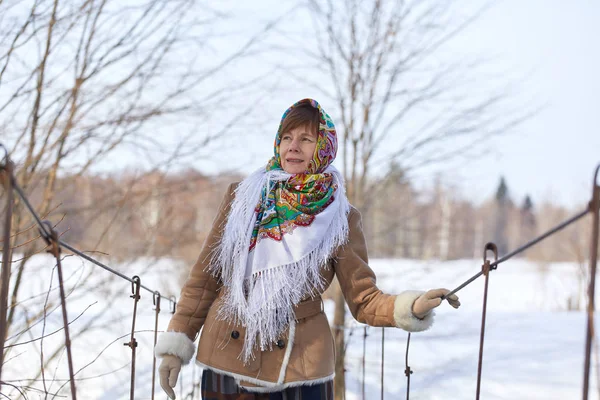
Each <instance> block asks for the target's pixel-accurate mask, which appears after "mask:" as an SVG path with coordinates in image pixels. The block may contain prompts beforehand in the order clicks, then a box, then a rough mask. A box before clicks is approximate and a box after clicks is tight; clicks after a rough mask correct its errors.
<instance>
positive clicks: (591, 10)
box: [195, 0, 600, 206]
mask: <svg viewBox="0 0 600 400" xmlns="http://www.w3.org/2000/svg"><path fill="white" fill-rule="evenodd" d="M484 3H487V2H485V1H483V0H471V1H464V2H460V4H461V6H462V9H461V11H464V12H465V13H467V14H468V13H470V12H472V11H473V10H477V9H478V8H479V7H481V6H482V4H484ZM223 4H225V6H224V7H225V8H228V9H229V11H230V12H231V13H232V15H233V16H232V19H231V20H229V21H228V23H232V22H233V28H232V30H233V34H231V35H230V36H228V37H225V38H222V39H219V40H220V44H219V46H218V48H216V49H215V51H219V50H223V49H225V50H226V49H235V48H236V46H239V44H240V43H242V40H243V39H244V38H246V39H247V37H248V33H247V32H253V31H254V32H256V31H257V30H259V29H260V27H261V26H262V25H263V24H264V23H265V22H266V21H269V20H272V19H274V18H276V17H277V16H281V15H282V14H286V12H287V11H288V10H289V9H290V8H291V7H292V5H291V3H290V4H281V3H280V2H276V1H274V0H261V1H256V2H251V3H247V4H244V5H242V4H240V3H239V2H230V3H223ZM492 4H493V6H492V7H491V8H490V9H489V10H488V11H487V12H486V13H485V14H484V15H483V16H482V17H481V18H480V19H478V20H477V21H476V22H475V23H473V24H472V25H471V26H470V27H469V28H468V29H467V30H466V31H465V32H464V33H463V34H462V35H461V36H460V37H458V38H457V39H455V40H454V41H453V42H452V44H451V47H450V48H449V51H448V50H447V51H448V52H447V54H446V56H448V57H452V56H453V51H456V54H458V56H460V54H469V55H473V56H481V57H485V58H487V59H490V58H491V59H492V60H493V62H492V63H491V65H490V68H491V69H492V70H493V71H495V72H497V71H502V73H503V74H506V78H507V82H520V83H519V84H518V85H516V86H514V85H513V86H514V87H516V88H517V89H516V91H515V92H516V93H515V104H523V105H525V106H527V105H532V106H533V107H537V106H540V105H543V106H544V108H543V110H542V111H541V112H540V113H539V114H538V115H537V116H535V117H534V118H532V119H530V120H528V121H526V122H525V123H523V124H522V125H521V126H520V127H519V128H518V129H516V130H515V131H514V132H512V133H511V134H510V135H507V136H504V137H503V138H502V140H496V141H494V142H492V143H491V144H490V146H491V147H493V150H492V151H490V152H489V153H486V154H485V156H484V157H482V158H480V159H478V160H476V161H469V162H464V163H463V164H462V165H460V166H458V167H457V166H452V167H448V168H445V169H444V170H443V171H441V172H440V171H439V170H435V171H433V170H432V171H422V172H421V173H420V175H418V176H417V177H416V179H418V182H417V184H418V185H421V186H427V185H430V184H431V182H432V181H433V177H434V176H436V174H438V173H441V174H442V175H441V176H442V178H443V179H444V181H445V182H446V183H447V184H449V185H452V186H455V187H456V188H457V189H458V190H459V191H460V192H461V193H462V194H463V196H464V197H467V198H470V199H472V200H473V201H475V202H481V201H483V200H484V199H486V198H488V197H489V196H491V195H493V193H494V191H495V189H496V187H497V184H498V181H499V177H500V176H501V175H504V176H505V177H506V179H507V182H508V185H509V189H510V191H511V193H512V195H513V198H514V200H516V201H517V202H518V203H520V202H521V201H522V199H523V196H524V195H525V194H526V193H528V194H530V195H531V196H532V197H533V200H534V203H540V202H542V201H545V200H552V201H555V202H559V203H561V204H565V205H569V206H574V205H576V204H579V205H580V204H583V203H585V202H587V200H588V199H589V197H590V195H591V180H592V175H593V171H594V168H595V166H596V165H597V164H598V163H600V107H599V104H598V103H599V102H598V93H600V76H599V74H598V71H600V45H599V43H598V39H599V38H600V24H598V21H599V20H600V2H598V1H595V0H575V1H570V2H565V1H560V0H506V1H497V2H493V3H492ZM286 24H288V25H291V26H293V27H295V28H297V30H300V31H301V32H304V30H306V32H307V35H310V34H311V30H310V26H309V25H308V21H307V20H306V19H305V18H304V17H302V16H301V13H299V14H296V13H295V12H292V13H287V19H286ZM240 32H241V34H240ZM240 35H241V36H240ZM203 56H205V57H211V53H210V52H207V54H206V55H203ZM263 61H264V60H263V59H261V58H257V59H251V58H249V59H246V60H245V61H244V62H243V63H238V64H237V66H236V68H237V69H236V70H233V71H232V73H233V74H234V75H232V79H233V78H242V77H243V76H244V75H245V74H249V75H252V74H261V73H264V72H265V71H267V70H268V68H269V65H267V63H266V62H263ZM282 79H285V76H283V77H282V76H281V74H278V75H274V76H273V78H272V79H270V78H267V79H266V80H265V81H264V82H265V83H264V84H263V85H262V86H261V88H262V89H265V88H266V87H268V86H269V85H273V86H274V87H276V86H277V85H280V84H281V80H282ZM478 84H479V81H478ZM485 84H486V82H485V81H482V82H481V85H485ZM265 90H267V89H265ZM267 93H268V98H265V99H262V100H261V101H259V102H258V103H256V104H257V106H258V107H261V110H263V111H264V117H261V118H259V119H258V121H254V123H255V124H248V126H247V127H246V126H244V124H239V125H240V126H236V127H235V131H237V132H238V133H239V132H241V133H242V136H241V137H239V139H237V138H236V140H235V143H230V144H228V145H227V146H226V147H224V148H223V147H221V148H220V149H219V152H220V151H222V150H226V152H227V156H226V157H225V158H226V162H223V161H224V159H223V157H222V155H223V154H222V153H218V154H221V156H217V157H213V158H212V159H211V160H205V161H198V162H196V163H195V165H196V166H197V167H198V168H200V169H202V170H204V171H207V172H209V173H216V172H218V171H219V170H220V169H221V168H223V167H225V168H229V169H231V168H234V169H243V170H246V171H251V170H253V169H255V168H258V167H259V166H261V165H263V164H264V163H265V162H266V161H267V160H268V158H269V157H270V156H271V155H272V142H273V135H274V133H275V130H276V129H277V125H278V122H279V118H280V116H281V113H282V112H283V111H284V110H285V109H286V108H287V107H288V106H289V105H290V104H292V103H293V102H294V101H296V100H299V99H301V98H304V97H314V98H317V99H320V97H319V96H320V93H318V92H317V91H315V90H314V89H312V88H309V87H302V85H296V86H295V87H293V88H289V87H286V88H285V89H283V90H276V91H274V92H268V91H267ZM254 100H255V99H254V98H249V100H248V101H254ZM244 101H245V99H239V101H237V102H238V103H242V104H243V103H244ZM321 103H322V104H323V105H324V107H325V108H326V109H327V108H328V107H327V103H326V102H324V101H321ZM330 114H331V116H332V118H333V120H334V121H336V118H337V117H338V116H336V115H335V112H330ZM218 122H220V121H218ZM218 122H217V123H218ZM256 126H259V127H260V128H256ZM202 129H210V127H208V128H207V127H203V128H202ZM203 157H204V155H199V156H198V159H199V160H201V159H202V158H203Z"/></svg>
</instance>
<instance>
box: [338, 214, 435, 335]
mask: <svg viewBox="0 0 600 400" xmlns="http://www.w3.org/2000/svg"><path fill="white" fill-rule="evenodd" d="M348 227H349V234H348V242H347V243H346V244H345V245H343V246H342V247H341V248H340V249H339V250H338V253H337V255H336V257H335V258H334V262H333V266H334V269H335V275H336V277H337V279H338V281H339V283H340V287H341V289H342V293H343V295H344V298H345V300H346V303H347V304H348V307H349V308H350V312H351V313H352V315H353V316H354V318H355V319H356V320H357V321H359V322H361V323H364V324H368V325H371V326H386V327H398V328H402V329H404V330H406V331H409V332H419V331H424V330H426V329H428V328H429V327H430V326H431V325H432V324H433V317H434V312H433V311H432V312H431V313H430V314H429V315H427V316H426V317H425V318H423V319H419V318H417V317H415V316H414V315H413V313H412V305H413V303H414V302H415V300H416V299H417V298H418V297H419V296H420V295H421V294H423V292H421V291H405V292H402V293H400V294H399V295H397V296H394V295H390V294H386V293H383V292H382V291H381V290H379V288H378V287H377V278H376V277H375V273H374V272H373V270H372V269H371V268H370V267H369V259H368V254H367V243H366V241H365V237H364V234H363V227H362V218H361V215H360V212H359V211H358V210H356V209H355V208H353V207H352V208H351V209H350V213H349V215H348Z"/></svg>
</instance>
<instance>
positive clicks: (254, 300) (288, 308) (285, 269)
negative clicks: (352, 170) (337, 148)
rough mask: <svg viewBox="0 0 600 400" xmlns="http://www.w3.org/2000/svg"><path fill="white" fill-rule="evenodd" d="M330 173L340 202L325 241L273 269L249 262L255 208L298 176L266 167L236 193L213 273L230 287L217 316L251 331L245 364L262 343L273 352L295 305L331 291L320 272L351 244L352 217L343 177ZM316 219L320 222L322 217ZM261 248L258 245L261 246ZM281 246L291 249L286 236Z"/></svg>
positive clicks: (336, 201) (244, 351)
mask: <svg viewBox="0 0 600 400" xmlns="http://www.w3.org/2000/svg"><path fill="white" fill-rule="evenodd" d="M325 173H331V174H332V175H333V182H334V184H335V185H337V190H336V192H335V193H334V201H333V202H332V203H331V204H330V205H329V206H328V207H327V208H328V209H329V208H330V207H331V210H330V211H333V212H335V215H334V216H333V218H332V219H331V222H330V223H329V226H327V227H326V229H324V231H323V232H319V234H320V237H321V238H320V240H317V241H314V240H313V241H312V242H311V243H314V248H312V249H310V248H309V249H306V251H305V252H304V254H303V255H302V256H301V257H300V258H299V259H297V260H293V262H290V263H286V264H283V265H278V266H275V267H271V268H267V269H265V268H264V263H262V265H258V266H257V265H253V264H254V263H253V262H254V261H256V262H257V263H260V262H261V260H253V259H250V261H249V260H248V255H249V254H248V253H249V252H248V250H249V248H250V239H251V234H252V230H253V229H254V224H255V221H256V213H255V208H256V205H257V204H258V201H259V200H260V196H261V193H262V190H263V188H265V187H267V188H270V187H271V183H272V181H285V180H287V179H289V178H290V177H291V176H292V175H290V174H288V173H286V172H283V171H281V170H279V171H268V172H266V171H265V169H264V168H261V169H260V170H258V171H256V172H254V173H253V174H251V175H250V176H249V177H247V178H246V179H245V180H244V181H242V182H241V183H240V184H239V185H238V187H237V189H236V191H235V199H234V200H233V203H232V206H231V211H230V213H229V217H228V219H227V223H226V225H225V230H224V232H223V237H222V239H221V241H220V243H219V245H218V247H216V248H215V252H214V254H213V257H212V261H211V263H210V266H209V271H210V272H211V273H212V274H213V275H215V276H216V275H219V276H220V278H221V279H222V281H223V285H224V286H225V287H226V291H225V293H224V299H223V303H222V307H221V308H220V309H219V310H218V313H217V317H218V318H220V319H223V320H228V321H231V322H233V323H235V324H241V325H242V326H244V327H245V328H246V337H245V340H244V347H243V349H242V353H241V354H240V359H241V360H242V361H243V362H244V363H247V362H248V361H249V360H250V359H251V358H253V357H254V355H253V351H254V350H255V348H256V346H257V345H258V347H259V348H260V350H266V349H272V347H273V344H275V343H276V342H277V340H278V339H280V338H281V336H282V335H283V334H284V333H285V330H286V329H287V327H288V326H289V324H290V322H292V321H293V320H294V318H295V316H294V310H293V307H294V306H295V305H296V304H298V303H299V302H300V301H301V300H302V299H303V298H305V297H307V296H308V295H310V296H311V297H314V296H317V295H318V294H319V293H320V292H321V291H323V290H324V289H325V287H324V286H325V281H324V279H323V277H322V276H321V273H320V272H321V271H320V270H321V268H322V267H325V266H327V263H328V261H329V259H330V257H331V256H332V254H333V252H334V251H335V250H336V249H337V248H338V246H341V245H343V244H345V243H346V241H347V240H348V217H347V215H348V212H349V210H350V204H349V203H348V199H347V198H346V190H345V187H344V181H343V177H342V176H341V174H340V172H339V171H338V170H337V169H336V168H335V167H333V166H329V167H328V168H327V170H326V171H325ZM336 208H337V210H336ZM316 218H319V215H318V214H317V216H316V217H315V220H316ZM313 225H314V222H313ZM313 225H311V226H309V227H296V230H299V229H313V228H315V227H314V226H313ZM290 234H291V233H290ZM263 240H272V239H263ZM259 244H260V243H259V242H257V246H258V245H259ZM279 244H280V245H281V246H286V245H287V244H286V243H285V237H284V240H282V241H281V242H278V245H279ZM255 249H256V247H255ZM253 252H254V251H253ZM263 261H264V260H263ZM247 269H248V271H247ZM259 269H260V271H257V270H259ZM257 341H258V343H256V342H257Z"/></svg>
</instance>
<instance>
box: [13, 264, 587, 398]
mask: <svg viewBox="0 0 600 400" xmlns="http://www.w3.org/2000/svg"><path fill="white" fill-rule="evenodd" d="M480 264H481V261H479V260H461V261H455V262H423V261H414V260H383V259H379V260H372V261H371V266H372V268H373V269H374V270H375V272H376V273H377V276H378V285H379V287H380V288H381V289H382V290H384V291H385V292H388V293H398V292H400V291H402V290H405V289H423V290H425V289H429V288H436V287H447V288H450V289H452V288H454V287H456V286H458V285H459V284H460V283H462V282H463V281H465V280H466V279H467V278H469V277H471V276H472V275H473V274H475V273H477V272H478V270H479V268H480ZM111 265H112V266H113V267H115V268H116V269H118V270H119V271H120V272H122V273H124V274H125V275H127V276H133V275H136V274H137V275H140V276H141V277H142V283H143V284H144V285H147V286H149V287H151V288H156V289H158V290H160V291H161V293H163V294H166V295H169V294H174V293H177V291H178V283H177V279H178V276H179V272H178V269H179V266H178V265H177V263H175V262H172V261H169V260H160V261H158V262H156V261H150V260H139V261H137V262H135V263H132V264H128V265H114V264H111ZM53 266H54V263H53V261H52V259H51V258H50V257H49V256H47V255H40V256H36V258H35V259H34V262H32V264H31V266H30V267H29V269H28V270H27V272H26V276H25V278H26V282H27V285H26V286H25V287H24V289H23V290H24V292H25V293H27V294H28V295H29V296H33V295H38V297H35V298H33V299H31V300H28V301H26V302H24V303H23V304H22V306H20V307H19V308H18V309H17V310H18V311H17V312H16V313H15V321H24V319H25V318H30V319H32V318H34V315H32V313H33V312H34V310H37V309H39V307H34V306H33V305H34V304H35V303H37V304H40V303H43V302H44V301H45V296H46V291H47V290H48V287H49V285H50V277H51V273H52V269H53ZM578 269H579V267H578V266H577V265H575V264H568V263H561V264H548V265H538V264H535V263H530V262H526V261H523V260H511V261H508V262H506V263H504V264H501V265H500V267H499V269H498V270H497V271H495V272H493V273H492V274H491V278H490V288H489V299H488V315H487V325H486V340H485V352H484V368H483V381H482V395H481V398H482V399H544V400H551V399H577V398H581V394H582V383H583V359H584V341H585V313H584V312H583V311H567V304H569V302H570V303H571V304H574V302H575V301H576V299H577V298H578V297H580V296H581V295H582V293H581V288H580V283H579V281H578ZM88 274H90V277H89V278H88V279H87V280H86V279H85V277H86V276H88ZM64 275H65V279H66V280H67V287H68V288H72V287H73V285H75V284H79V285H80V286H79V287H78V288H77V289H76V290H75V291H73V293H72V294H70V297H69V300H68V301H69V303H68V304H69V309H68V312H69V319H71V320H72V319H74V318H76V317H77V316H79V315H80V314H81V316H80V317H79V318H78V319H77V320H76V321H74V322H73V323H72V324H71V325H70V329H71V337H72V338H73V340H74V345H73V361H74V365H75V370H76V371H77V370H79V369H82V368H83V370H82V371H81V372H79V373H78V374H77V378H78V380H77V392H78V398H79V399H106V400H108V399H128V398H129V381H130V368H131V364H130V363H131V350H130V349H129V347H126V346H124V345H123V343H125V342H128V341H129V333H130V330H131V324H132V318H131V317H132V311H133V301H132V299H131V298H130V297H129V296H130V294H131V285H130V284H129V283H128V282H124V281H121V280H119V279H115V280H113V281H111V282H109V283H108V284H105V282H104V281H105V280H106V278H107V277H109V276H110V275H109V274H108V272H106V271H104V270H102V269H100V268H98V267H92V266H90V265H88V264H86V263H83V262H82V261H81V260H79V259H77V258H75V257H68V258H67V259H65V260H64ZM83 281H85V284H81V282H83ZM483 283H484V281H483V278H480V279H478V280H477V281H475V282H474V283H472V284H471V285H470V286H468V287H466V288H465V289H463V290H462V291H460V292H459V296H460V298H461V302H462V306H461V308H460V309H459V310H454V309H452V308H451V307H450V306H448V305H447V304H443V305H442V306H441V307H440V308H439V309H438V312H437V316H436V323H435V325H434V326H433V328H432V329H431V330H430V331H428V332H424V333H418V334H413V335H412V339H411V346H410V354H409V365H410V366H411V368H412V370H413V371H414V374H413V375H412V377H411V395H410V397H411V399H414V400H417V399H421V400H426V399H427V400H434V399H444V400H446V399H473V398H474V396H475V386H476V375H477V357H478V349H479V331H480V323H481V306H482V298H483V297H482V294H483ZM53 288H54V289H55V290H53V291H52V292H51V294H50V296H49V300H50V301H51V302H52V301H54V304H56V306H55V307H57V306H58V303H56V301H57V299H58V293H57V290H56V278H54V280H53ZM141 295H142V298H141V300H140V302H139V305H138V317H137V320H136V330H138V331H139V333H136V339H137V341H138V342H139V345H138V348H137V352H136V383H135V398H136V399H149V398H150V387H151V376H152V344H153V339H154V335H153V332H152V330H153V329H154V311H153V309H152V307H153V306H152V295H151V294H150V293H148V292H146V291H142V292H141ZM582 300H583V299H582ZM582 304H585V303H582ZM87 307H89V308H88V309H87V310H86V308H87ZM84 310H85V312H83V311H84ZM168 310H169V306H168V304H165V303H163V304H162V312H161V313H160V320H159V329H164V328H165V327H166V324H167V323H168V319H169V315H170V314H169V311H168ZM332 310H333V304H331V303H330V302H328V303H327V304H326V311H327V312H328V314H329V315H332ZM82 312H83V314H82ZM348 321H349V322H348V324H347V325H348V334H349V333H350V331H352V334H351V335H350V336H349V339H348V340H349V345H348V357H347V369H348V374H347V387H348V393H347V397H346V398H347V399H348V400H354V399H361V398H362V354H363V326H362V325H360V324H358V323H356V322H353V320H352V317H351V316H350V315H349V318H348ZM61 325H62V316H61V313H60V307H58V308H57V309H56V311H54V312H53V313H51V314H50V315H49V316H48V318H47V321H46V325H45V327H44V326H43V324H41V323H40V324H38V325H36V326H35V327H34V328H33V329H32V330H31V331H30V332H28V333H26V334H23V335H21V336H20V337H18V338H17V337H16V336H15V334H16V333H17V332H15V331H13V332H9V340H8V342H7V345H11V344H14V343H23V342H27V341H30V340H33V339H35V338H38V337H39V336H41V332H42V330H44V332H45V334H46V335H48V334H49V333H52V332H54V331H55V330H57V329H58V328H60V327H61ZM84 327H87V328H88V331H87V332H86V333H85V334H81V335H80V332H81V331H82V330H83V329H84ZM381 332H382V329H381V328H371V327H369V328H368V329H367V333H368V336H367V340H366V349H367V351H366V354H367V356H366V360H365V364H366V371H365V376H366V379H365V391H366V393H367V395H366V398H367V399H379V398H380V390H381V386H380V385H381V375H380V371H381ZM121 336H123V337H122V338H120V339H118V340H117V338H119V337H121ZM385 338H386V341H385V376H384V382H385V398H386V399H403V398H405V392H406V377H405V375H404V355H405V350H406V338H407V334H406V332H404V331H401V330H397V329H392V328H387V329H386V330H385ZM63 341H64V336H63V333H62V331H59V332H57V333H55V334H53V335H50V336H48V337H46V338H45V339H44V341H43V343H42V341H40V340H36V341H34V342H32V343H29V344H24V345H20V346H15V347H13V348H12V349H11V351H10V353H9V354H8V357H7V362H6V364H5V365H4V368H3V371H2V379H3V380H5V381H7V382H9V383H11V384H18V385H28V386H30V387H33V388H37V389H43V387H44V382H43V379H42V377H41V376H39V377H37V378H36V376H35V375H36V373H35V372H36V371H37V370H39V365H40V354H41V353H42V352H43V354H44V359H48V358H49V357H50V356H51V355H52V353H53V351H54V349H55V348H56V346H60V345H61V344H62V343H63ZM56 360H57V362H54V363H53V364H52V366H51V367H50V368H47V369H46V371H45V381H46V383H45V385H46V389H47V390H48V392H51V393H55V392H56V391H57V390H58V388H59V387H60V385H62V384H63V383H65V381H64V379H65V378H66V377H68V369H67V363H66V354H65V353H64V351H61V352H59V353H58V355H57V358H56ZM592 361H593V363H594V364H595V362H596V360H595V358H593V359H592ZM88 364H89V366H87V365H88ZM199 376H200V370H199V369H198V368H197V367H195V366H193V365H190V366H188V367H186V368H185V369H184V372H183V374H182V376H181V379H180V382H179V385H178V386H179V388H178V390H177V394H178V397H179V398H184V397H185V395H186V394H188V393H190V392H191V388H192V386H193V383H194V382H196V383H197V382H198V381H199ZM53 377H55V382H50V381H51V380H52V378H53ZM32 378H36V381H34V382H31V381H30V379H32ZM61 380H62V381H61ZM596 383H597V378H596V371H595V369H593V370H592V374H591V390H590V392H591V394H592V398H593V397H595V396H596V395H597V392H598V390H597V389H596V388H597V385H596ZM156 390H157V393H160V395H157V396H156V398H160V399H164V398H166V396H164V395H163V394H162V392H161V389H160V386H159V385H158V382H157V384H156ZM2 392H3V393H8V392H7V388H6V387H3V390H2ZM60 394H61V396H63V397H61V398H65V397H64V396H66V398H70V396H69V386H68V384H66V385H65V386H64V387H63V389H62V391H61V393H60ZM17 397H18V396H17V392H16V391H13V392H11V393H10V398H17ZM28 397H29V398H30V399H37V398H44V396H42V395H40V394H38V392H36V391H35V390H34V389H31V390H29V391H28ZM57 398H58V396H57ZM188 398H189V399H192V397H191V396H188ZM193 398H199V395H198V393H197V391H196V395H195V397H193Z"/></svg>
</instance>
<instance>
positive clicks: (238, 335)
mask: <svg viewBox="0 0 600 400" xmlns="http://www.w3.org/2000/svg"><path fill="white" fill-rule="evenodd" d="M231 337H232V338H234V339H237V338H239V337H240V333H239V332H238V331H232V332H231Z"/></svg>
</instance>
